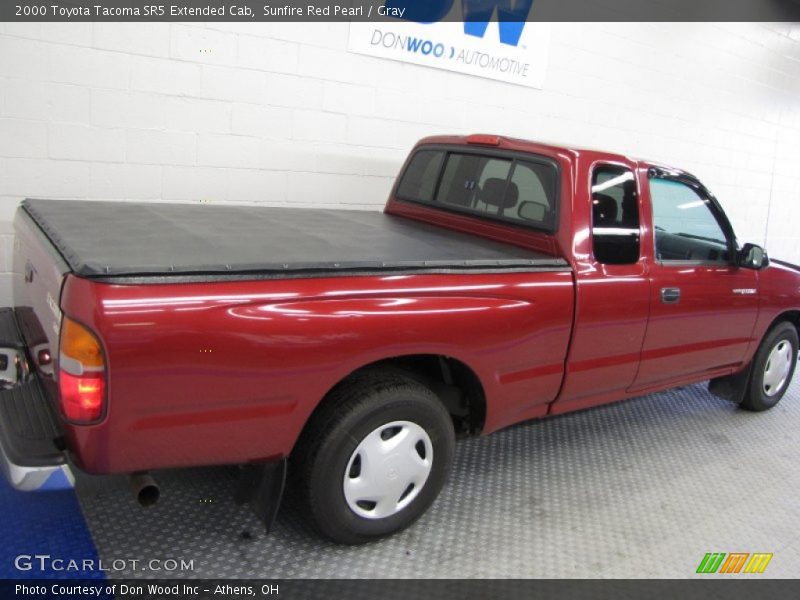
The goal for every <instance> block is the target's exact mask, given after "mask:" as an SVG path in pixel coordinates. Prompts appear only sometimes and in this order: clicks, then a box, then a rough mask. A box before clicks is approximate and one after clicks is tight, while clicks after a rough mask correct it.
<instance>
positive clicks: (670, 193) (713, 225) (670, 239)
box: [650, 177, 729, 263]
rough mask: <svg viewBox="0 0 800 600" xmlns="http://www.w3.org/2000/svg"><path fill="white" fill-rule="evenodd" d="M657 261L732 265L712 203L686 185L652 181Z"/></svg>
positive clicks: (658, 180) (674, 181)
mask: <svg viewBox="0 0 800 600" xmlns="http://www.w3.org/2000/svg"><path fill="white" fill-rule="evenodd" d="M650 197H651V198H652V203H653V225H654V228H655V247H656V259H657V260H660V261H700V262H712V263H727V262H728V257H729V253H728V242H727V239H726V236H725V233H724V231H723V229H722V227H721V226H720V224H719V222H718V221H717V219H716V217H715V216H714V213H713V212H712V210H711V201H710V200H709V199H708V198H705V197H703V196H702V195H701V194H700V193H699V192H698V191H696V190H694V189H693V188H691V187H690V186H689V185H687V184H685V183H683V182H682V181H676V180H673V179H661V178H658V177H651V178H650Z"/></svg>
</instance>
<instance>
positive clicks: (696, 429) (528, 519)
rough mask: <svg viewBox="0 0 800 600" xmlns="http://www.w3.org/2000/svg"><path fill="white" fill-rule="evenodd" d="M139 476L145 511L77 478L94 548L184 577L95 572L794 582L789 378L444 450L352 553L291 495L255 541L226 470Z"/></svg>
mask: <svg viewBox="0 0 800 600" xmlns="http://www.w3.org/2000/svg"><path fill="white" fill-rule="evenodd" d="M157 478H158V480H159V482H160V484H161V486H162V501H161V502H160V503H159V504H158V505H157V506H155V507H153V508H150V509H143V508H140V507H138V506H137V505H136V504H135V503H134V501H133V500H132V498H131V497H130V494H129V492H128V489H127V482H126V481H125V480H124V479H121V478H114V479H108V478H104V479H101V478H89V477H85V476H84V477H81V478H80V480H79V484H78V496H79V499H80V503H81V506H82V509H83V511H84V514H85V516H86V520H87V523H88V525H89V527H90V530H91V532H92V535H93V537H94V540H95V543H96V545H97V548H98V551H99V553H100V556H101V557H102V558H103V559H104V561H106V562H110V561H112V560H114V559H117V558H125V559H139V560H142V561H144V560H150V559H152V558H162V559H163V558H183V559H186V560H193V561H194V570H193V571H186V572H175V573H172V574H169V573H165V572H163V571H162V572H152V571H149V572H148V571H143V572H130V571H121V572H116V573H110V574H109V575H110V576H111V577H165V576H171V577H205V578H216V577H252V578H261V577H264V578H301V577H303V578H339V577H361V578H370V577H393V578H395V577H396V578H417V577H423V578H429V577H449V578H452V577H455V578H467V577H486V578H491V577H514V578H529V577H548V578H556V577H583V578H595V577H620V578H638V577H660V578H683V577H694V576H696V575H695V570H696V568H697V565H698V564H699V563H700V561H701V559H702V558H703V556H704V554H705V553H706V552H771V553H774V557H773V559H772V561H771V563H770V564H769V566H768V567H767V570H766V571H765V573H764V575H762V576H761V577H796V576H797V575H798V574H800V499H799V498H798V492H800V383H799V382H798V378H795V383H794V384H793V385H792V387H791V389H790V390H789V392H788V393H787V395H786V397H784V399H783V400H782V401H781V403H780V404H779V405H778V406H777V407H776V408H774V409H772V410H770V411H767V412H766V413H760V414H754V413H748V412H745V411H741V410H738V409H737V408H736V407H735V406H733V405H732V404H729V403H727V402H725V401H722V400H719V399H716V398H714V397H712V396H711V395H710V394H709V393H708V392H707V391H706V389H705V386H704V385H697V386H690V387H686V388H682V389H679V390H673V391H670V392H666V393H662V394H656V395H651V396H646V397H643V398H638V399H635V400H630V401H626V402H621V403H617V404H612V405H608V406H604V407H600V408H596V409H591V410H587V411H583V412H580V413H575V414H570V415H564V416H561V417H555V418H552V419H548V420H543V421H536V422H531V423H526V424H523V425H519V426H516V427H513V428H511V429H508V430H505V431H502V432H499V433H496V434H494V435H492V436H488V437H485V438H479V439H474V440H468V441H465V442H461V443H459V445H458V450H457V456H456V460H455V464H454V469H453V472H452V475H451V477H450V479H449V482H448V484H447V485H446V487H445V489H444V490H443V492H442V495H441V496H440V498H439V500H438V501H437V502H436V504H435V505H434V506H433V508H432V509H431V510H430V511H429V512H428V513H427V514H426V515H425V516H424V517H423V518H422V519H421V520H420V521H419V522H418V523H417V524H416V525H415V526H413V527H411V528H410V529H408V530H406V531H405V532H402V533H400V534H398V535H396V536H394V537H391V538H389V539H386V540H383V541H380V542H375V543H372V544H369V545H366V546H361V547H343V546H336V545H333V544H330V543H328V542H325V541H322V540H320V539H319V538H318V537H316V536H315V534H314V533H313V532H312V531H310V530H309V528H308V527H307V526H306V525H305V523H304V521H303V518H302V515H301V514H299V511H298V510H296V509H295V507H294V506H293V505H292V504H291V502H287V503H285V505H284V506H283V508H282V510H281V513H280V515H279V517H278V522H277V525H276V528H275V530H274V531H273V532H272V533H271V534H269V535H266V534H265V533H264V532H263V529H262V528H261V527H260V525H259V523H258V521H257V520H256V518H255V517H254V516H253V515H252V513H251V512H250V511H249V509H248V508H246V507H238V506H236V505H235V504H234V503H233V501H232V498H231V488H232V486H233V483H234V481H235V471H234V470H233V469H228V468H214V469H191V470H180V471H169V472H161V473H158V474H157ZM703 577H709V576H708V575H705V576H703ZM711 577H714V576H711ZM720 577H731V576H730V575H728V576H720ZM738 577H753V576H752V575H749V576H745V575H738Z"/></svg>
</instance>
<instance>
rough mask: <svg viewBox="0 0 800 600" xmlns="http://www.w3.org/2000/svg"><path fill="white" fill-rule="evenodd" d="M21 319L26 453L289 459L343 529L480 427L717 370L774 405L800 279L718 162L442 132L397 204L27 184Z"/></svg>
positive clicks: (10, 400)
mask: <svg viewBox="0 0 800 600" xmlns="http://www.w3.org/2000/svg"><path fill="white" fill-rule="evenodd" d="M15 228H16V238H15V246H14V281H13V283H14V303H15V306H14V307H13V308H7V309H2V312H0V346H2V362H1V363H0V367H2V368H0V372H2V388H3V389H2V391H0V394H1V396H0V448H1V449H2V457H1V458H2V460H1V461H0V462H2V464H3V468H4V470H5V473H6V475H7V476H8V478H9V479H10V480H11V482H12V483H13V484H14V485H16V486H17V487H18V488H21V489H34V488H41V487H54V486H58V485H63V484H65V483H66V484H68V483H69V481H70V471H69V468H70V466H71V465H72V466H75V467H77V468H79V469H82V470H84V471H86V472H89V473H94V474H129V475H131V483H132V486H133V487H134V491H135V492H136V494H137V497H138V498H139V500H140V501H141V502H142V503H145V504H146V503H150V502H153V501H155V500H156V499H157V497H158V488H157V485H156V484H155V483H154V482H153V480H152V479H151V477H150V476H149V475H148V473H149V472H150V471H152V470H155V469H166V468H173V467H188V466H193V465H218V464H235V465H240V466H241V474H242V477H241V484H240V486H239V489H237V490H236V495H237V497H238V498H239V499H240V500H241V501H249V502H251V503H252V504H253V505H254V506H255V507H256V508H257V509H258V510H259V512H260V513H261V516H262V518H264V520H265V521H266V522H267V524H269V523H270V522H271V519H272V518H273V517H274V514H275V511H276V510H277V506H278V503H279V501H280V498H281V494H282V491H283V487H284V481H285V480H286V477H287V473H288V478H289V480H290V482H293V484H294V485H295V486H296V492H297V493H296V494H294V496H293V497H296V499H297V501H299V502H302V503H304V505H305V510H306V511H307V514H308V516H309V518H310V519H311V520H312V521H313V523H314V524H315V525H316V527H317V528H318V529H319V531H320V532H321V533H322V534H324V535H326V536H328V537H330V538H332V539H333V540H336V541H339V542H344V543H359V542H364V541H367V540H370V539H373V538H376V537H379V536H383V535H386V534H389V533H391V532H394V531H397V530H399V529H401V528H403V527H405V526H407V525H409V524H410V523H412V522H413V521H414V520H415V519H417V518H418V517H419V516H420V515H421V514H422V513H423V512H424V511H425V510H426V509H427V508H428V507H429V506H430V505H431V503H432V502H433V501H434V499H435V498H436V496H437V494H438V493H439V491H440V489H441V488H442V485H443V483H444V481H445V477H446V474H447V472H448V469H449V468H450V464H451V461H452V458H453V452H454V443H455V439H456V437H458V436H468V435H478V434H487V433H491V432H493V431H496V430H498V429H500V428H502V427H506V426H508V425H511V424H512V423H517V422H519V421H523V420H526V419H532V418H538V417H544V416H547V415H553V414H558V413H564V412H568V411H572V410H578V409H583V408H587V407H590V406H595V405H598V404H603V403H607V402H612V401H615V400H620V399H623V398H630V397H632V396H637V395H641V394H644V393H649V392H654V391H658V390H664V389H667V388H670V387H674V386H679V385H685V384H689V383H693V382H698V381H704V380H710V382H711V383H710V390H711V392H712V393H715V394H717V395H720V396H722V397H725V398H728V399H730V400H731V401H733V402H735V403H737V404H738V405H739V406H741V407H742V408H744V409H748V410H752V411H761V410H765V409H768V408H770V407H772V406H774V405H775V404H777V402H778V401H779V400H780V399H781V397H782V396H783V394H784V392H785V391H786V389H787V387H788V386H789V382H790V380H791V377H792V375H793V372H794V368H795V363H796V357H797V351H798V327H800V272H798V268H797V267H793V266H791V265H788V264H785V263H781V262H779V261H775V260H772V261H770V260H769V259H768V258H767V256H766V254H765V252H764V251H763V249H761V248H760V247H758V246H755V245H752V244H745V245H744V246H743V247H740V246H739V245H738V243H737V241H736V238H735V237H734V233H733V230H732V228H731V225H730V223H729V221H728V219H727V218H726V217H725V214H724V213H723V211H722V209H721V208H720V205H719V204H718V202H717V200H716V199H715V198H714V197H713V196H712V195H711V193H710V192H709V191H708V190H707V189H706V188H705V187H704V186H703V185H702V184H701V183H700V182H699V181H698V180H697V179H696V178H695V177H693V176H692V175H689V174H688V173H686V172H683V171H680V170H676V169H672V168H666V167H663V166H659V165H657V164H653V163H648V162H645V161H640V160H634V159H631V158H627V157H625V156H620V155H617V154H610V153H606V152H597V151H587V150H577V149H571V148H563V147H555V146H551V145H545V144H539V143H534V142H528V141H521V140H515V139H508V138H503V137H496V136H489V135H473V136H469V137H452V136H448V137H432V138H427V139H424V140H422V141H421V142H419V144H418V145H417V146H416V147H415V148H414V149H413V151H412V152H411V154H410V156H409V158H408V160H407V161H406V163H405V165H404V166H403V169H402V171H401V173H400V176H399V177H398V179H397V182H396V184H395V186H394V188H393V190H392V192H391V197H390V198H389V200H388V202H387V204H386V207H385V210H384V211H383V213H377V212H374V213H373V212H358V211H332V210H312V209H305V210H303V209H291V208H258V207H252V206H250V207H247V206H218V205H213V204H212V205H175V204H133V203H106V202H79V201H75V202H72V201H47V200H26V201H24V202H23V203H22V205H21V206H20V208H19V210H18V212H17V215H16V220H15Z"/></svg>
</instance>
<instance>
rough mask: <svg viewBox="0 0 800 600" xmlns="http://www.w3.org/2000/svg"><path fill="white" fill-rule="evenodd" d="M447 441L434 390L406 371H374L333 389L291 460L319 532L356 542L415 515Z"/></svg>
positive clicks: (432, 495) (440, 474)
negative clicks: (403, 372) (405, 372)
mask: <svg viewBox="0 0 800 600" xmlns="http://www.w3.org/2000/svg"><path fill="white" fill-rule="evenodd" d="M454 448H455V434H454V430H453V423H452V419H451V418H450V415H449V414H448V412H447V410H445V408H444V406H443V405H442V403H441V402H440V401H439V399H438V398H437V397H436V395H435V394H434V393H433V392H432V391H431V390H430V389H428V388H427V387H425V386H424V385H422V384H420V383H418V382H417V381H415V380H414V379H412V378H411V377H409V376H406V375H404V374H401V373H399V372H395V371H388V370H387V371H378V372H373V373H367V374H364V375H362V376H360V377H357V378H354V379H353V380H351V381H349V382H346V383H344V384H342V385H341V386H340V387H339V388H337V389H336V390H335V391H334V392H332V394H331V397H330V398H328V399H327V400H326V403H325V405H324V406H323V407H322V409H321V410H320V411H319V412H318V413H317V414H315V415H314V417H313V418H312V421H311V422H310V423H309V426H308V427H307V429H306V430H305V431H304V433H303V436H302V438H301V440H300V441H299V443H298V448H297V450H296V451H295V453H294V456H293V459H292V465H291V468H292V469H296V471H295V473H294V480H295V481H296V483H297V486H298V489H299V492H300V499H301V501H302V502H303V504H304V505H305V509H306V512H307V513H308V514H309V516H310V517H311V521H312V522H313V524H314V525H315V527H316V528H317V529H318V530H319V531H320V533H322V534H323V535H325V536H327V537H328V538H330V539H332V540H333V541H336V542H339V543H344V544H358V543H363V542H367V541H370V540H372V539H376V538H380V537H383V536H386V535H389V534H391V533H394V532H396V531H399V530H401V529H403V528H405V527H408V526H409V525H410V524H411V523H413V522H414V521H416V520H417V519H418V518H419V517H420V516H421V515H422V514H423V513H424V512H425V511H426V510H427V508H428V507H429V506H430V505H431V504H432V503H433V501H434V500H435V499H436V497H437V496H438V495H439V492H440V490H441V488H442V486H443V484H444V481H445V478H446V476H447V473H448V471H449V469H450V465H451V463H452V460H453V452H454Z"/></svg>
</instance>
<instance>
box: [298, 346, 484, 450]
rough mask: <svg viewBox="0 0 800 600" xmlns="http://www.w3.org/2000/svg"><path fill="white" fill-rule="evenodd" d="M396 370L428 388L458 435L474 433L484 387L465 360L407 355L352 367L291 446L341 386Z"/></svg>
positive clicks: (481, 422) (477, 428)
mask: <svg viewBox="0 0 800 600" xmlns="http://www.w3.org/2000/svg"><path fill="white" fill-rule="evenodd" d="M393 372H394V373H398V374H401V375H405V376H408V377H411V378H413V379H415V380H416V381H418V382H419V383H421V384H422V385H424V386H426V387H428V388H430V389H431V391H432V392H433V393H434V394H435V395H436V397H437V398H438V399H439V401H440V402H441V403H442V404H443V405H444V407H445V409H447V412H448V413H450V417H451V418H452V419H453V427H454V428H455V431H456V434H457V435H459V436H462V437H463V436H470V435H478V434H480V433H481V432H482V431H483V427H484V424H485V422H486V393H485V391H484V386H483V384H482V382H481V380H480V378H479V377H478V375H477V374H476V373H475V371H474V369H472V368H471V367H470V366H469V365H467V364H466V363H465V362H463V361H461V360H459V359H457V358H453V357H450V356H444V355H441V354H409V355H401V356H394V357H389V358H385V359H381V360H377V361H373V362H371V363H367V364H365V365H363V366H361V367H358V368H356V369H354V370H352V371H351V372H350V373H348V374H347V375H345V376H344V377H342V378H341V379H340V380H339V381H337V382H336V383H335V384H334V385H333V386H331V388H330V389H329V390H328V391H327V392H326V393H325V395H324V396H323V397H322V399H321V400H320V401H319V402H318V403H317V404H316V406H315V407H314V409H313V410H312V411H311V413H310V414H309V416H308V418H307V419H306V424H305V426H304V427H303V430H302V431H301V432H300V435H299V436H298V438H297V440H295V447H296V445H297V443H298V442H299V441H300V440H301V439H302V437H303V435H304V433H305V432H306V430H307V429H308V427H309V424H310V423H311V422H312V421H313V420H314V418H315V416H316V415H317V414H319V413H320V412H324V411H325V410H326V406H327V405H328V403H330V402H331V401H332V399H333V398H334V397H335V396H336V395H337V394H336V392H338V391H339V390H340V389H341V388H343V387H346V386H349V385H353V384H354V383H355V382H357V381H359V380H360V379H362V378H363V377H376V376H377V377H380V376H381V373H384V374H391V373H393Z"/></svg>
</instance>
